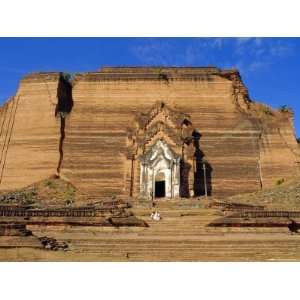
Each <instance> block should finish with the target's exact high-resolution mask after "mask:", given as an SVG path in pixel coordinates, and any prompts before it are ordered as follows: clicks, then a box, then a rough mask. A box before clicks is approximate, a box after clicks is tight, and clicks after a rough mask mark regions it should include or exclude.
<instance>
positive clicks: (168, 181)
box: [139, 140, 180, 198]
mask: <svg viewBox="0 0 300 300" xmlns="http://www.w3.org/2000/svg"><path fill="white" fill-rule="evenodd" d="M139 159H140V162H141V173H140V194H141V196H142V197H144V198H153V197H159V196H160V197H167V198H174V197H178V196H179V186H180V156H179V155H177V154H176V153H175V152H173V151H172V150H171V149H170V148H169V146H168V145H167V144H166V143H165V142H164V141H162V140H158V141H157V142H156V143H155V144H154V145H153V146H152V147H151V148H150V149H149V150H148V151H147V152H146V153H145V154H144V155H141V156H140V158H139ZM158 182H161V183H163V187H159V185H158V184H157V183H158ZM158 188H160V194H158V191H157V189H158Z"/></svg>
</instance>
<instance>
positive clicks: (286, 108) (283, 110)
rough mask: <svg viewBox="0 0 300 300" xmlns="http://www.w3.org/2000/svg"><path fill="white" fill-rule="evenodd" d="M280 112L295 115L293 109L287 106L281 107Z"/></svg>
mask: <svg viewBox="0 0 300 300" xmlns="http://www.w3.org/2000/svg"><path fill="white" fill-rule="evenodd" d="M279 111H280V112H282V113H293V109H292V108H291V107H289V106H287V105H281V106H280V107H279Z"/></svg>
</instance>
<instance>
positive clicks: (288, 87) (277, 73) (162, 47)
mask: <svg viewBox="0 0 300 300" xmlns="http://www.w3.org/2000/svg"><path fill="white" fill-rule="evenodd" d="M298 53H300V38H0V102H1V103H3V101H4V100H5V99H7V98H8V97H9V96H11V95H13V94H14V93H15V91H16V89H17V85H18V82H19V80H20V79H21V78H22V76H24V75H25V74H26V73H29V72H35V71H64V72H70V73H76V72H84V71H94V70H96V69H98V68H100V67H101V66H128V65H134V66H139V65H162V66H216V67H219V68H232V67H236V68H238V69H239V70H240V73H241V75H242V78H243V80H244V82H245V84H246V86H247V87H248V89H249V92H250V97H251V99H253V100H256V101H262V102H264V103H267V104H269V105H271V106H273V107H279V106H281V105H288V106H290V107H292V108H293V110H294V112H295V126H296V130H297V135H298V136H300V82H299V79H300V77H299V70H300V59H299V54H298Z"/></svg>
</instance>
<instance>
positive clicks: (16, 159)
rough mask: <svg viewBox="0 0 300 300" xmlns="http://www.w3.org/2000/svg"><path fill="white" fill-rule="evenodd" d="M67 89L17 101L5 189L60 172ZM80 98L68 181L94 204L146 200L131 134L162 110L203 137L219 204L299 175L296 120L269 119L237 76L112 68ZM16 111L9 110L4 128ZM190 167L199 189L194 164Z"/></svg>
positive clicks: (31, 83) (30, 85)
mask: <svg viewBox="0 0 300 300" xmlns="http://www.w3.org/2000/svg"><path fill="white" fill-rule="evenodd" d="M47 76H48V77H47ZM45 82H46V83H45ZM58 82H59V75H58V74H57V73H54V74H48V75H47V74H36V75H33V76H29V77H27V78H25V79H24V80H23V81H22V82H21V84H20V87H19V90H18V93H17V95H16V96H15V97H14V100H13V101H15V99H19V104H18V109H17V112H16V115H15V124H14V128H13V132H12V135H11V136H12V137H11V140H10V143H9V147H8V151H7V159H6V163H5V167H4V171H3V177H2V182H1V185H0V188H1V189H8V188H14V187H21V186H25V185H27V184H30V183H32V182H34V181H36V180H39V179H42V178H43V177H46V176H48V175H51V174H53V173H55V172H56V168H57V165H58V160H59V157H60V155H59V151H58V149H59V139H60V120H59V118H56V117H55V116H54V111H55V107H56V104H57V102H58V100H57V89H58ZM72 94H73V108H72V111H71V113H70V114H69V115H68V116H67V118H66V126H65V139H64V140H63V160H62V165H61V168H60V170H59V171H60V175H61V176H62V177H63V178H66V179H68V180H70V181H71V182H72V183H73V184H74V185H75V186H76V187H78V188H79V189H81V190H83V191H86V192H88V193H90V194H91V195H95V196H99V197H106V196H112V195H129V192H130V189H131V188H133V195H134V196H137V195H138V194H139V178H140V174H139V170H140V168H139V161H138V159H137V157H136V158H135V160H134V163H133V164H132V161H131V160H130V159H128V156H127V155H126V153H127V152H128V132H130V130H131V129H134V128H136V116H137V115H138V114H140V113H146V112H151V110H153V109H154V107H155V105H157V103H164V104H165V105H167V106H168V107H170V109H172V110H174V111H177V112H181V113H184V114H187V115H189V116H190V120H191V122H192V126H193V128H194V129H197V130H198V131H199V132H200V134H201V138H200V149H201V151H202V152H203V154H204V158H205V159H206V161H207V162H208V163H209V164H210V166H211V169H212V172H211V190H212V194H213V195H216V196H226V195H231V194H236V193H241V192H251V191H256V190H258V189H260V188H261V185H263V186H270V185H274V184H275V183H276V181H277V180H278V179H281V178H286V179H287V178H290V177H292V176H294V175H295V174H296V173H297V172H298V170H299V168H298V167H297V161H299V147H298V145H297V142H296V139H295V136H294V128H293V126H292V121H291V116H290V115H289V114H288V113H281V112H277V111H274V112H273V114H272V115H270V116H268V115H267V116H265V114H266V113H264V112H262V110H263V108H262V107H263V106H259V105H257V104H255V103H253V102H251V101H250V100H249V98H248V93H247V90H246V88H245V87H244V85H243V84H242V82H241V80H240V78H239V75H238V73H237V72H236V71H221V70H218V69H216V68H104V69H102V70H101V71H99V72H94V73H83V74H78V75H76V76H75V80H74V82H73V92H72ZM18 97H19V98H18ZM13 101H10V102H8V103H7V104H6V106H4V107H3V108H2V110H1V119H0V122H2V120H4V125H5V124H6V123H7V122H8V115H9V113H6V114H5V111H9V110H11V109H12V108H11V107H12V103H13ZM0 125H1V124H0ZM4 127H5V126H4ZM6 127H7V126H6ZM4 131H5V130H4ZM3 136H4V135H3V134H2V135H1V145H4V144H5V142H4V140H5V138H4V137H3ZM189 163H190V165H191V170H190V173H189V179H188V182H189V186H190V189H192V188H193V181H194V179H193V168H192V167H193V161H192V160H191V159H190V160H189ZM131 181H133V182H131ZM131 185H132V186H133V187H130V186H131Z"/></svg>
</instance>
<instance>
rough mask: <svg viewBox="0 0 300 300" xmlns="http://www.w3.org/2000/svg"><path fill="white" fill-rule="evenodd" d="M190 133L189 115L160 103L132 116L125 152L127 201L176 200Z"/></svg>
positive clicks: (190, 137) (190, 136)
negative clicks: (132, 122)
mask: <svg viewBox="0 0 300 300" xmlns="http://www.w3.org/2000/svg"><path fill="white" fill-rule="evenodd" d="M192 132H193V126H192V123H191V121H190V117H189V115H187V114H185V113H182V112H180V111H178V110H175V109H174V108H171V107H170V106H169V105H167V104H165V103H164V102H157V103H155V105H153V107H152V108H151V109H150V110H149V111H148V112H142V113H138V114H137V115H136V116H135V126H134V127H133V128H128V129H127V148H126V159H127V166H128V167H127V173H126V174H127V175H126V178H127V179H126V180H127V182H128V183H129V186H128V187H127V190H128V191H129V195H130V196H131V197H133V196H139V197H141V198H148V199H149V198H160V197H166V198H174V197H179V196H180V178H181V172H182V170H181V169H182V168H181V165H182V161H184V160H185V158H186V154H185V153H184V149H185V148H190V147H189V145H190V144H191V141H192V139H193V137H192ZM190 146H191V145H190ZM191 147H192V146H191ZM129 161H130V162H129ZM129 166H130V167H129ZM183 182H184V181H183Z"/></svg>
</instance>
